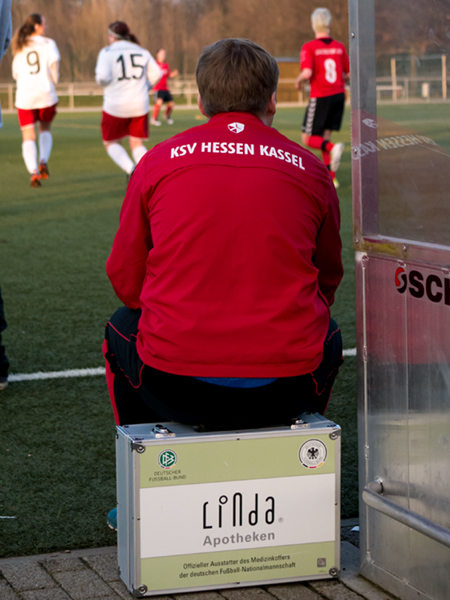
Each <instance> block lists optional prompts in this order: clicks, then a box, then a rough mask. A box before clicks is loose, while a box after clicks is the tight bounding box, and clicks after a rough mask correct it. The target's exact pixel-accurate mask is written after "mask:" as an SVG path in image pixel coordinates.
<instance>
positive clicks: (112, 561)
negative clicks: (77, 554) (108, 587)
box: [83, 553, 120, 581]
mask: <svg viewBox="0 0 450 600" xmlns="http://www.w3.org/2000/svg"><path fill="white" fill-rule="evenodd" d="M83 560H84V561H85V562H86V563H87V564H88V565H89V566H90V567H91V569H93V570H94V571H95V572H96V573H98V574H99V575H100V577H101V578H102V579H104V580H105V581H118V580H119V579H120V577H119V568H118V564H117V553H114V554H105V555H103V556H86V557H84V558H83Z"/></svg>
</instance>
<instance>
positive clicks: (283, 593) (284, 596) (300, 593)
mask: <svg viewBox="0 0 450 600" xmlns="http://www.w3.org/2000/svg"><path fill="white" fill-rule="evenodd" d="M267 591H268V592H269V593H270V594H272V595H273V596H275V597H276V598H278V599H279V600H318V599H319V598H320V596H319V594H318V593H317V592H314V591H313V590H311V589H309V588H307V587H306V586H305V584H303V583H288V584H283V585H272V586H270V587H268V588H267Z"/></svg>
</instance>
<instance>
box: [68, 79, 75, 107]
mask: <svg viewBox="0 0 450 600" xmlns="http://www.w3.org/2000/svg"><path fill="white" fill-rule="evenodd" d="M69 108H70V110H73V109H74V108H75V103H74V98H73V83H70V84H69Z"/></svg>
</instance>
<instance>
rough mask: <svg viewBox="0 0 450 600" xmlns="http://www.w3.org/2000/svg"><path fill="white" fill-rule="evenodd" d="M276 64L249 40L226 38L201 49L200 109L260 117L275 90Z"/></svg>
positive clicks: (197, 72) (211, 112)
mask: <svg viewBox="0 0 450 600" xmlns="http://www.w3.org/2000/svg"><path fill="white" fill-rule="evenodd" d="M278 75H279V69H278V65H277V62H276V60H275V59H274V58H273V57H272V56H271V55H270V54H269V53H268V52H267V50H264V48H261V46H258V44H255V42H251V41H250V40H245V39H239V38H227V39H224V40H219V41H218V42H216V43H215V44H212V45H211V46H207V47H206V48H204V49H203V52H202V54H201V56H200V58H199V60H198V63H197V70H196V77H197V85H198V90H199V92H200V97H201V99H202V104H203V108H204V110H205V112H206V114H207V115H208V117H212V116H213V115H216V114H218V113H221V112H237V111H241V112H250V113H253V114H260V113H262V112H263V111H264V110H265V108H266V106H267V103H268V102H269V100H270V97H271V96H272V94H273V92H275V91H276V89H277V84H278Z"/></svg>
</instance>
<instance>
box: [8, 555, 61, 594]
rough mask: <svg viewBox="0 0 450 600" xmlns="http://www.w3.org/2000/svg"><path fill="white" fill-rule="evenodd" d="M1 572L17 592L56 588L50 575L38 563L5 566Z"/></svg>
mask: <svg viewBox="0 0 450 600" xmlns="http://www.w3.org/2000/svg"><path fill="white" fill-rule="evenodd" d="M1 572H2V573H3V576H4V578H5V579H6V580H7V581H8V582H9V583H10V584H11V586H12V588H13V589H14V590H15V591H16V592H23V591H26V590H36V589H40V588H52V587H55V586H56V584H55V582H54V581H53V579H52V578H51V577H50V575H49V574H48V573H47V572H46V571H44V569H43V568H42V567H41V565H40V564H39V563H37V562H27V563H23V564H17V563H10V564H3V565H2V567H1Z"/></svg>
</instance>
